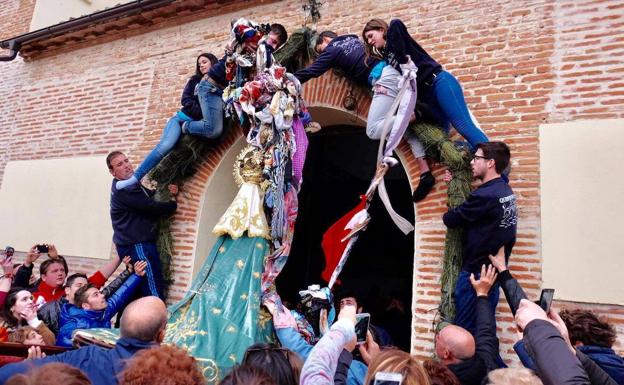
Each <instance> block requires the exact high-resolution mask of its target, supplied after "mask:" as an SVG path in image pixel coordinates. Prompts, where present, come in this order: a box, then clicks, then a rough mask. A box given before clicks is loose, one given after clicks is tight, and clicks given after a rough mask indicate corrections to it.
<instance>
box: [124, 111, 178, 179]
mask: <svg viewBox="0 0 624 385" xmlns="http://www.w3.org/2000/svg"><path fill="white" fill-rule="evenodd" d="M185 120H187V119H186V118H185V115H183V114H180V113H178V114H175V115H174V116H173V117H172V118H171V119H169V121H168V122H167V125H166V126H165V129H164V130H163V133H162V135H161V137H160V142H158V144H157V145H156V147H154V149H153V150H152V151H151V152H150V153H149V154H148V155H147V157H146V158H145V160H143V163H141V165H140V166H139V167H138V168H137V169H136V170H135V171H134V176H135V177H136V178H137V179H138V180H141V178H143V177H144V176H145V175H147V173H148V172H150V171H151V170H152V169H153V168H154V167H156V165H157V164H158V162H160V160H161V159H162V158H164V157H165V155H167V154H168V153H169V152H171V150H172V149H173V146H175V144H176V143H177V142H178V139H180V135H181V134H182V123H183V122H184V121H185Z"/></svg>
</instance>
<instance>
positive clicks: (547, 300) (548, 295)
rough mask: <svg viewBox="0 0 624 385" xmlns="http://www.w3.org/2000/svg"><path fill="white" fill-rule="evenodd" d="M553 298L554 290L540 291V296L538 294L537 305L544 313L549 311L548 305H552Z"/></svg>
mask: <svg viewBox="0 0 624 385" xmlns="http://www.w3.org/2000/svg"><path fill="white" fill-rule="evenodd" d="M554 296H555V289H542V294H540V299H539V302H538V305H540V307H541V308H542V309H543V310H544V311H545V312H546V313H548V312H549V311H550V304H551V303H552V300H553V297H554Z"/></svg>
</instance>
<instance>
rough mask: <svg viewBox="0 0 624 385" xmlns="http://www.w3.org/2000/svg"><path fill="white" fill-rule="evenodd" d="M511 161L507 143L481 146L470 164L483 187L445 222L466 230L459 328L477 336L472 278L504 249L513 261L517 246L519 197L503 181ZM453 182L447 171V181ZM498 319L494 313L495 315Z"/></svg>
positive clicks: (458, 288)
mask: <svg viewBox="0 0 624 385" xmlns="http://www.w3.org/2000/svg"><path fill="white" fill-rule="evenodd" d="M509 160H510V152H509V147H507V145H506V144H505V143H503V142H488V143H479V144H478V145H477V151H476V152H475V155H474V157H473V159H472V161H471V162H470V164H471V166H472V175H473V177H474V178H475V179H476V180H478V181H479V182H480V183H481V184H480V185H479V187H477V188H476V189H475V190H474V191H473V192H472V193H471V194H470V196H469V197H468V199H467V200H466V201H465V202H464V203H462V204H461V205H459V206H458V207H456V208H452V209H449V211H448V212H447V213H446V214H444V216H443V217H442V220H443V221H444V224H445V225H446V226H447V227H448V228H458V227H459V228H463V230H464V245H463V260H462V269H461V272H460V273H459V277H458V279H457V284H456V286H455V311H456V316H455V322H454V323H455V325H458V326H461V327H463V328H464V329H466V330H468V331H470V332H471V333H472V334H473V335H474V334H475V307H476V295H475V292H474V290H473V289H472V286H471V285H470V280H469V278H470V274H474V275H475V276H476V277H477V278H478V276H479V272H480V271H481V266H482V265H484V264H488V263H489V259H488V256H489V255H495V254H496V253H497V252H498V250H499V249H500V248H501V247H504V250H505V260H506V261H508V260H509V255H510V254H511V249H512V247H513V245H514V243H515V242H516V224H517V221H518V216H517V212H516V196H515V195H514V193H513V191H512V190H511V187H509V184H507V182H506V181H505V180H504V179H503V178H501V174H502V172H503V170H505V169H506V168H507V166H508V165H509ZM450 178H452V175H451V174H450V172H448V171H447V175H446V176H445V180H447V181H449V180H450ZM498 288H499V285H498V284H496V285H495V286H494V287H493V290H492V291H491V292H490V294H489V299H490V304H491V306H492V309H495V308H496V305H497V304H498V297H499V292H498ZM492 316H494V312H492Z"/></svg>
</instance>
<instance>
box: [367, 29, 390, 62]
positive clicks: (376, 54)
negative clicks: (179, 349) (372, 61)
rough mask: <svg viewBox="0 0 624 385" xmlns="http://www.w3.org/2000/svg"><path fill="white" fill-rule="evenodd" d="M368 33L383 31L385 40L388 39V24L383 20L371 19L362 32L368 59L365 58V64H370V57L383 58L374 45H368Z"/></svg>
mask: <svg viewBox="0 0 624 385" xmlns="http://www.w3.org/2000/svg"><path fill="white" fill-rule="evenodd" d="M368 31H383V36H384V39H385V38H386V33H387V32H388V23H386V22H385V21H383V20H381V19H371V20H370V21H369V22H368V23H366V25H365V26H364V29H363V30H362V39H363V40H364V52H365V53H366V57H365V58H364V62H365V63H368V59H369V58H370V57H376V58H380V59H381V58H382V55H381V53H380V52H379V50H378V49H377V48H375V47H373V46H372V45H370V44H368V40H367V39H366V32H368Z"/></svg>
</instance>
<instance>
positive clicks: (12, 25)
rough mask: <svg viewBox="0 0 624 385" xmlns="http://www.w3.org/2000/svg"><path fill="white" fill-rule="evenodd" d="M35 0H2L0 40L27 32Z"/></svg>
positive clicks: (0, 8)
mask: <svg viewBox="0 0 624 385" xmlns="http://www.w3.org/2000/svg"><path fill="white" fill-rule="evenodd" d="M36 2H37V0H3V1H2V7H0V40H5V39H8V38H11V37H14V36H17V35H21V34H23V33H26V32H28V29H29V28H30V21H31V20H32V16H33V11H34V9H35V3H36Z"/></svg>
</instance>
